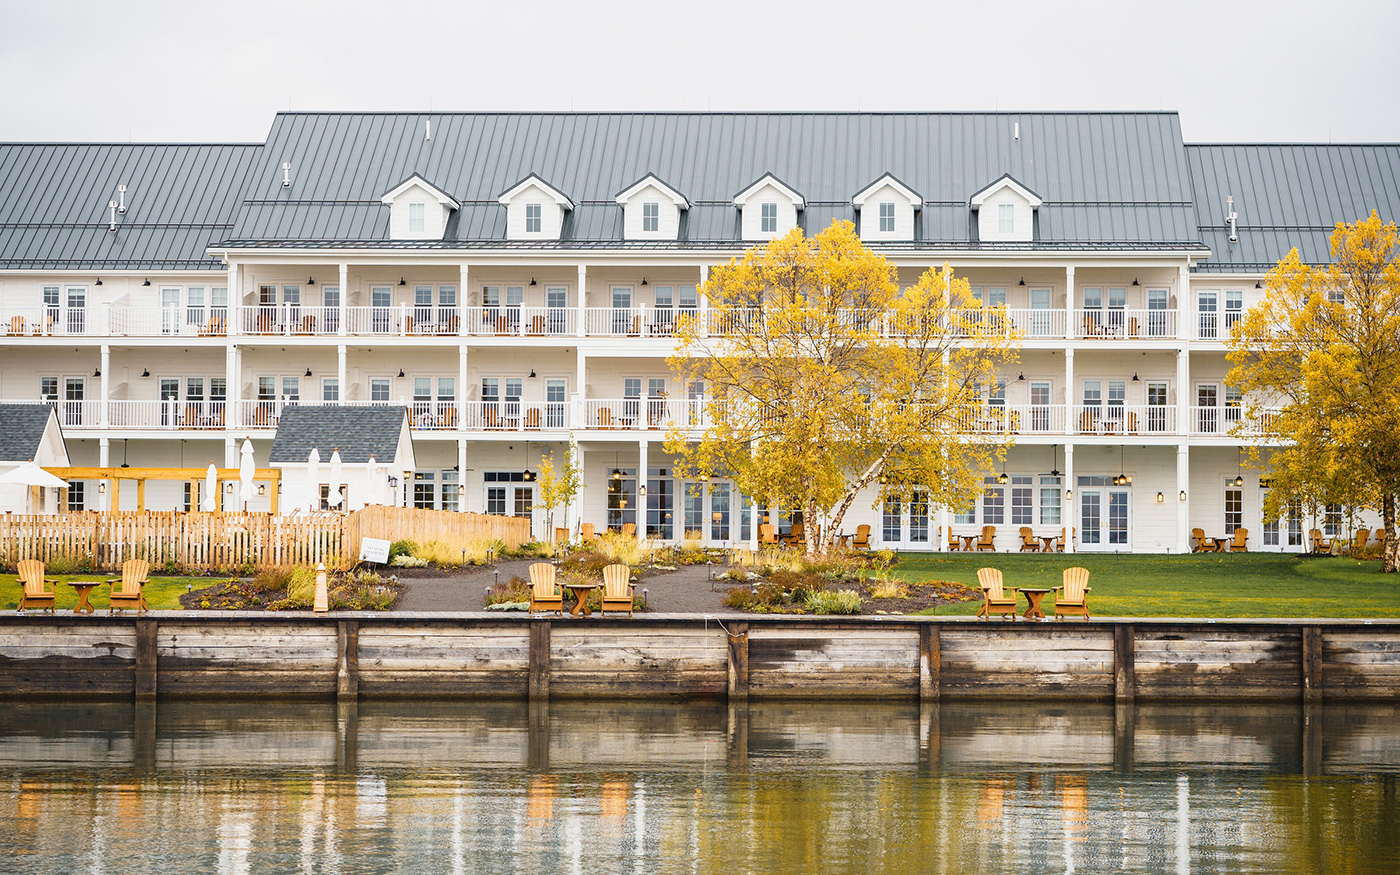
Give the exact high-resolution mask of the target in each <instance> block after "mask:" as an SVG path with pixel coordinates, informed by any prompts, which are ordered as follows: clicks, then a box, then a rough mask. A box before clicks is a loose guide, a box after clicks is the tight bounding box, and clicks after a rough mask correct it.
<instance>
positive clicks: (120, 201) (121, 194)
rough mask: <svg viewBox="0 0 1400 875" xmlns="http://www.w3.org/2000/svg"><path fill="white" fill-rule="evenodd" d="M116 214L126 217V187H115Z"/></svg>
mask: <svg viewBox="0 0 1400 875" xmlns="http://www.w3.org/2000/svg"><path fill="white" fill-rule="evenodd" d="M117 212H119V213H121V214H122V215H123V216H124V215H126V186H124V185H119V186H117Z"/></svg>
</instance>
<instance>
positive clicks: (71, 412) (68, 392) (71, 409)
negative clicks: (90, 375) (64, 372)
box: [63, 377, 87, 425]
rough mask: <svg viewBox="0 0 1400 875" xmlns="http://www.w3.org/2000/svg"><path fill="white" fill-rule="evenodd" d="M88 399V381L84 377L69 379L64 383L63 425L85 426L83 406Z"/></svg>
mask: <svg viewBox="0 0 1400 875" xmlns="http://www.w3.org/2000/svg"><path fill="white" fill-rule="evenodd" d="M86 398H87V380H86V379H84V378H83V377H67V378H65V379H64V381H63V424H64V425H82V424H83V408H84V407H85V406H86V405H84V404H83V401H84V399H86Z"/></svg>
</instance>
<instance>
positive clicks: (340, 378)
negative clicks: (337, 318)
mask: <svg viewBox="0 0 1400 875" xmlns="http://www.w3.org/2000/svg"><path fill="white" fill-rule="evenodd" d="M345 375H346V368H345V344H343V343H342V344H339V345H338V346H336V348H335V379H336V386H337V394H338V396H339V398H340V403H341V404H344V403H345V402H346V401H347V400H348V399H349V397H350V387H349V385H347V384H346V382H345Z"/></svg>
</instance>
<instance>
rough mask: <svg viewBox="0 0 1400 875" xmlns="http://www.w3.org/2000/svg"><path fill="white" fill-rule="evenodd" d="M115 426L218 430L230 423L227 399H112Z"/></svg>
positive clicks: (109, 411)
mask: <svg viewBox="0 0 1400 875" xmlns="http://www.w3.org/2000/svg"><path fill="white" fill-rule="evenodd" d="M107 415H108V417H109V419H110V420H111V426H112V428H151V429H198V430H217V429H223V428H226V427H228V402H226V401H175V400H167V401H108V402H107Z"/></svg>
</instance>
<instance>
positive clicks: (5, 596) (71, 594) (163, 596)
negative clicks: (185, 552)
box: [0, 573, 215, 611]
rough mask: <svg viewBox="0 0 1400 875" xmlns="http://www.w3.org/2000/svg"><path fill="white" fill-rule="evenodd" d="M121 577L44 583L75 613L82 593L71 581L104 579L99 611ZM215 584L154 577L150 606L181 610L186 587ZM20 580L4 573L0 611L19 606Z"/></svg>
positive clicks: (97, 594) (96, 597) (96, 600)
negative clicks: (112, 584)
mask: <svg viewBox="0 0 1400 875" xmlns="http://www.w3.org/2000/svg"><path fill="white" fill-rule="evenodd" d="M116 576H117V575H108V574H102V573H97V574H62V575H59V576H57V577H49V576H48V575H45V577H44V580H45V581H46V582H47V583H48V584H49V585H50V587H51V588H52V589H53V590H54V592H55V593H56V594H57V596H58V599H57V600H56V602H55V605H56V606H57V608H58V610H60V611H64V610H67V611H71V610H73V606H74V605H76V604H77V603H78V593H77V591H76V590H74V589H73V587H71V586H65V585H64V584H65V583H66V582H67V581H69V580H100V581H102V585H101V586H99V587H97V588H96V589H94V590H93V591H92V592H91V593H90V594H89V595H88V600H89V601H90V602H92V605H93V607H95V608H97V609H98V610H99V611H105V610H107V594H108V593H109V592H111V589H110V588H108V586H107V583H106V581H108V580H110V579H111V578H112V577H116ZM214 582H215V581H214V580H213V579H212V578H208V577H152V578H151V580H150V582H149V583H147V584H146V586H145V590H146V604H148V605H150V606H151V610H153V611H164V610H179V609H180V596H182V595H184V593H185V587H186V586H187V585H189V584H191V583H192V584H194V588H195V589H200V588H201V587H206V586H209V585H210V584H211V583H214ZM19 589H20V587H19V578H17V577H16V576H15V575H13V574H0V610H9V611H13V610H14V609H15V608H17V607H19Z"/></svg>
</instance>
